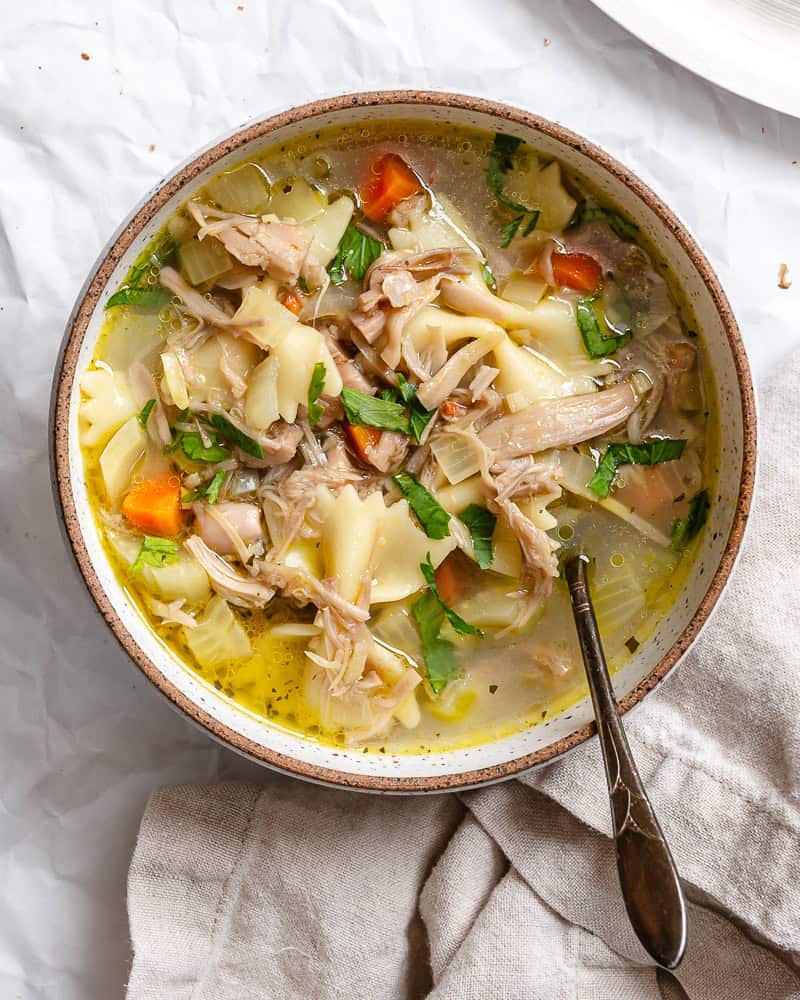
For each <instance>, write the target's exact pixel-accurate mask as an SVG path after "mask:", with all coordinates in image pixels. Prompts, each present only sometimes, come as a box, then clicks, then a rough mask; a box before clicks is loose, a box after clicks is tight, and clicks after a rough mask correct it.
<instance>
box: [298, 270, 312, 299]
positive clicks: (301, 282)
mask: <svg viewBox="0 0 800 1000" xmlns="http://www.w3.org/2000/svg"><path fill="white" fill-rule="evenodd" d="M297 287H298V288H299V289H300V291H301V292H302V293H303V295H309V294H310V293H311V289H310V288H309V287H308V282H307V281H306V279H305V278H304V277H303V275H302V274H301V275H300V277H299V278H298V279H297Z"/></svg>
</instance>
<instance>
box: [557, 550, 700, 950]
mask: <svg viewBox="0 0 800 1000" xmlns="http://www.w3.org/2000/svg"><path fill="white" fill-rule="evenodd" d="M587 563H588V559H587V557H586V556H583V555H575V556H571V557H570V558H569V559H567V560H566V562H565V563H564V573H565V576H566V580H567V585H568V587H569V594H570V600H571V601H572V613H573V615H574V617H575V627H576V629H577V632H578V639H579V641H580V646H581V653H582V654H583V662H584V664H585V666H586V676H587V677H588V680H589V690H590V691H591V694H592V703H593V705H594V713H595V718H596V719H597V734H598V736H599V738H600V747H601V749H602V751H603V761H604V763H605V769H606V779H607V781H608V795H609V799H610V803H611V819H612V824H613V829H614V843H615V847H616V854H617V871H618V873H619V884H620V888H621V889H622V896H623V899H624V900H625V908H626V910H627V911H628V917H629V919H630V922H631V926H632V927H633V929H634V931H635V932H636V936H637V937H638V938H639V940H640V941H641V943H642V945H643V946H644V948H645V949H646V950H647V952H648V953H649V954H650V955H651V956H652V957H653V958H654V959H655V960H656V962H658V964H659V965H662V966H664V967H665V968H667V969H674V968H676V967H677V965H678V964H679V963H680V961H681V959H682V958H683V953H684V950H685V948H686V934H687V923H686V901H685V899H684V895H683V889H682V888H681V883H680V880H679V878H678V872H677V870H676V868H675V862H674V861H673V860H672V855H671V854H670V850H669V847H668V846H667V842H666V840H665V839H664V834H663V833H662V832H661V827H660V826H659V825H658V820H657V819H656V816H655V813H654V812H653V808H652V806H651V805H650V802H649V800H648V798H647V795H646V793H645V790H644V786H643V785H642V781H641V778H640V777H639V772H638V771H637V770H636V764H635V763H634V761H633V756H632V755H631V748H630V746H629V745H628V740H627V738H626V736H625V730H624V728H623V726H622V719H621V718H620V714H619V709H618V708H617V700H616V698H615V696H614V689H613V688H612V686H611V678H610V677H609V674H608V667H607V666H606V659H605V656H604V654H603V646H602V644H601V642H600V633H599V631H598V628H597V620H596V619H595V616H594V609H593V607H592V600H591V597H590V596H589V587H588V584H587V580H586V567H587Z"/></svg>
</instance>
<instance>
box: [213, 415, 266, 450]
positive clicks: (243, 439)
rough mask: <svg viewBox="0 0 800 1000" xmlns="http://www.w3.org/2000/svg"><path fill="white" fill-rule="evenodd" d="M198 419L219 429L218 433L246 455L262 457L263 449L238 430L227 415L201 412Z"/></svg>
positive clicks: (253, 439)
mask: <svg viewBox="0 0 800 1000" xmlns="http://www.w3.org/2000/svg"><path fill="white" fill-rule="evenodd" d="M200 419H201V420H202V421H203V422H204V423H206V424H210V425H211V426H212V427H213V428H215V430H217V431H219V434H220V436H221V437H222V438H224V440H225V441H227V442H229V443H230V444H235V445H236V447H237V448H241V449H242V451H244V452H246V453H247V454H248V455H252V456H253V458H263V457H264V449H263V448H262V447H261V445H260V444H259V443H258V441H256V440H255V438H251V437H250V436H249V435H248V434H245V433H244V431H240V430H239V428H238V427H236V426H235V425H234V424H232V423H231V422H230V420H228V418H227V417H225V416H223V415H222V414H221V413H204V414H201V416H200Z"/></svg>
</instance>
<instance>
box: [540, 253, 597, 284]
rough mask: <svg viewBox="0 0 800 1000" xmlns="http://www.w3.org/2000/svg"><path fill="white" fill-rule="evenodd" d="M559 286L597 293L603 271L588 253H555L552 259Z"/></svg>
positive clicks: (554, 274) (555, 277)
mask: <svg viewBox="0 0 800 1000" xmlns="http://www.w3.org/2000/svg"><path fill="white" fill-rule="evenodd" d="M550 261H551V264H552V267H553V278H554V279H555V282H556V284H557V285H561V286H562V287H565V288H574V289H575V290H576V291H578V292H596V291H597V289H598V288H599V287H600V282H601V281H602V280H603V269H602V268H601V267H600V265H599V264H598V263H597V261H596V260H595V259H594V257H590V256H589V254H588V253H554V254H553V255H552V257H551V258H550Z"/></svg>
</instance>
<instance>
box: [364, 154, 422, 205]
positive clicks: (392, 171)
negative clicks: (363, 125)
mask: <svg viewBox="0 0 800 1000" xmlns="http://www.w3.org/2000/svg"><path fill="white" fill-rule="evenodd" d="M421 190H422V182H421V181H420V179H419V177H417V175H416V174H415V173H414V171H413V170H412V169H411V167H409V165H408V164H407V163H406V161H405V160H404V159H403V158H402V157H401V156H398V155H397V153H384V154H383V155H382V156H379V157H377V159H375V160H373V161H372V163H371V164H370V167H369V171H368V173H367V176H366V177H365V178H364V182H363V184H362V185H361V190H360V192H359V193H360V195H361V207H362V209H363V210H364V215H366V217H367V218H368V219H372V221H373V222H385V221H386V218H387V216H388V215H389V213H390V212H391V211H392V209H393V208H394V207H395V206H396V205H399V204H400V202H401V201H405V199H406V198H410V197H411V195H412V194H416V193H417V192H418V191H421Z"/></svg>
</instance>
